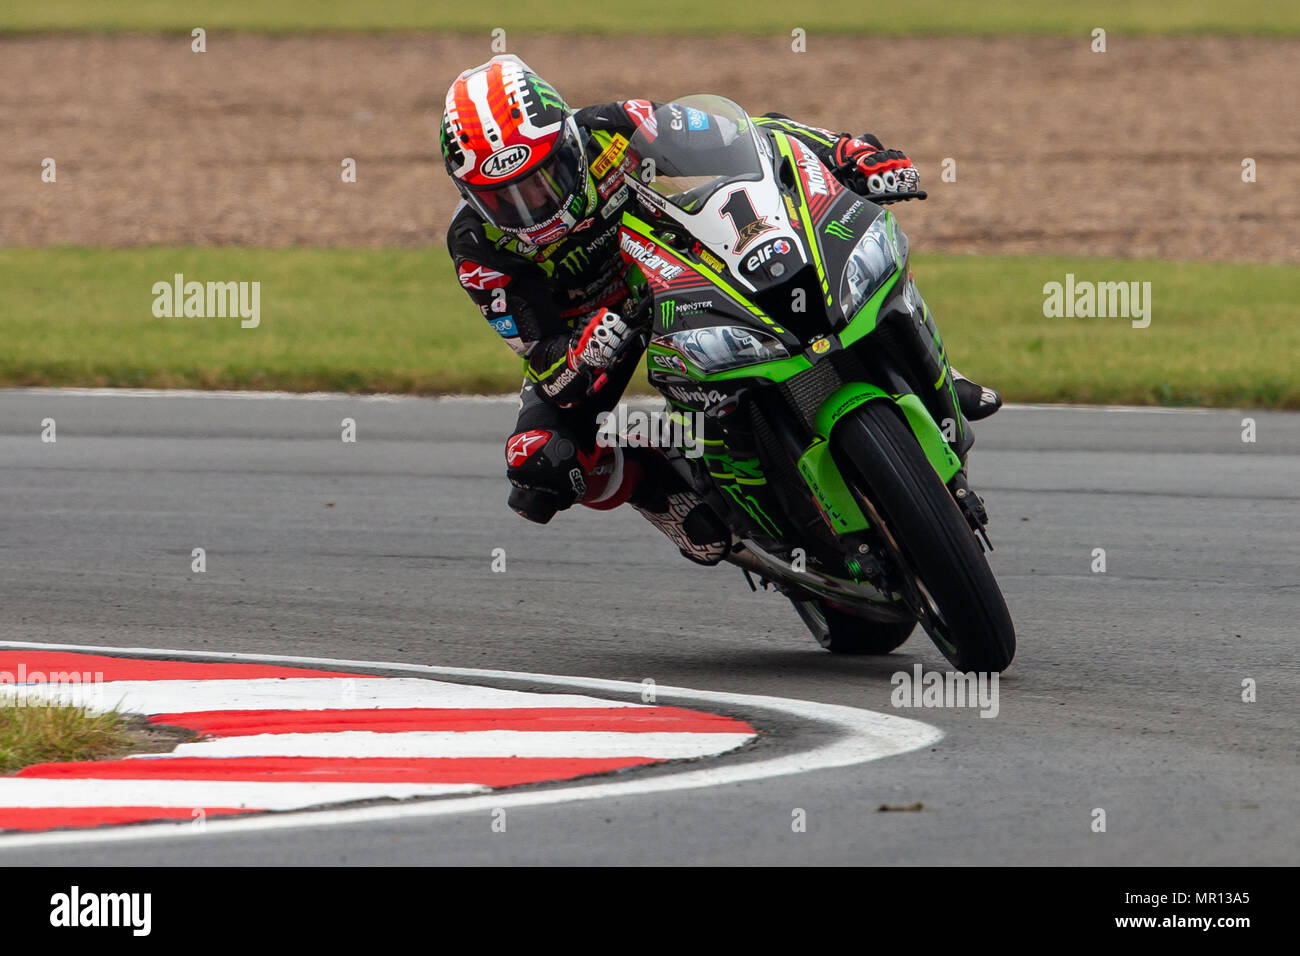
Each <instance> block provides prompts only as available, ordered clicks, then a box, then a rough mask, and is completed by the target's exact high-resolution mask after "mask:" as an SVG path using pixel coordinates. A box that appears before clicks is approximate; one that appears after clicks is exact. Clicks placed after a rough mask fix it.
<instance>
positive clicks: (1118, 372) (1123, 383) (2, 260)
mask: <svg viewBox="0 0 1300 956" xmlns="http://www.w3.org/2000/svg"><path fill="white" fill-rule="evenodd" d="M913 270H914V272H915V274H916V279H917V283H918V285H919V286H920V288H921V291H922V293H923V294H924V295H925V297H926V300H927V301H928V302H929V303H930V305H931V307H932V308H933V310H934V312H935V314H936V316H937V318H938V322H939V328H940V330H941V331H942V333H943V335H944V338H945V343H946V344H947V347H948V352H949V355H950V356H951V357H952V359H953V361H954V362H955V363H956V364H957V365H958V367H960V368H961V369H962V371H964V372H965V373H966V374H967V375H969V376H971V377H972V378H976V379H978V380H984V381H987V382H989V383H990V384H992V385H994V386H995V387H997V388H999V389H1000V390H1001V391H1002V392H1003V394H1004V395H1005V397H1006V398H1007V399H1008V400H1010V401H1035V402H1091V403H1121V404H1143V405H1218V406H1241V407H1267V408H1293V409H1294V408H1300V373H1297V372H1296V370H1295V362H1294V358H1295V356H1296V355H1300V267H1297V266H1290V265H1244V264H1222V263H1187V262H1162V261H1144V260H1108V259H1072V258H1060V257H1052V258H1047V257H973V256H947V255H944V256H940V255H926V256H920V255H918V256H916V257H915V258H914V260H913ZM175 273H182V274H184V276H185V277H186V280H191V279H192V280H198V281H203V282H206V281H209V280H212V281H218V280H219V281H230V280H234V281H249V282H252V281H257V282H260V283H261V303H260V304H261V321H260V325H259V326H258V327H257V328H249V329H245V328H241V327H240V320H239V319H238V318H224V319H223V318H202V319H201V318H170V319H169V318H155V317H154V315H153V312H152V305H153V301H154V295H153V292H152V288H153V285H154V283H155V282H159V281H162V282H170V281H171V278H172V276H173V274H175ZM1067 273H1071V274H1073V275H1074V276H1075V278H1076V280H1077V281H1085V280H1086V281H1095V282H1103V281H1107V282H1120V281H1137V282H1150V283H1151V300H1152V302H1151V324H1150V326H1149V327H1148V328H1145V329H1136V328H1133V327H1132V326H1131V324H1130V322H1129V321H1128V320H1127V319H1117V318H1106V319H1102V318H1073V319H1070V318H1048V317H1045V316H1044V315H1043V302H1044V293H1043V286H1044V284H1045V283H1048V282H1053V281H1056V282H1063V281H1064V280H1065V276H1066V274H1067ZM0 341H3V343H4V348H3V349H2V350H0V385H7V386H14V385H47V386H112V387H156V388H179V387H188V388H208V389H213V388H232V389H284V390H289V391H313V390H325V391H356V392H396V393H413V394H425V395H429V394H442V393H451V392H505V391H512V390H514V389H516V388H518V385H519V380H520V377H521V376H520V364H519V360H518V359H517V358H516V357H515V356H514V354H513V353H512V352H511V351H510V350H509V349H508V348H507V347H506V346H505V345H504V344H503V343H502V342H500V341H499V340H498V339H497V337H496V335H495V334H494V333H493V332H492V331H491V330H490V329H489V328H488V327H487V325H486V323H485V322H484V321H483V319H482V317H481V316H480V315H479V313H478V310H477V309H476V308H475V307H474V306H473V305H472V303H470V301H469V299H468V298H467V297H466V296H465V295H464V293H463V292H462V290H461V289H460V287H459V286H458V285H457V284H456V281H455V278H454V275H453V272H452V269H451V267H450V265H449V263H448V260H447V254H446V251H445V250H444V249H442V248H441V247H439V248H430V249H414V250H412V249H379V250H372V249H282V250H264V249H248V248H197V247H186V248H140V249H88V248H38V249H14V248H10V249H0ZM637 381H638V382H639V383H641V384H640V387H641V388H643V389H644V388H645V387H646V386H645V385H644V379H643V378H638V379H637Z"/></svg>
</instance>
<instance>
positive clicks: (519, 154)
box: [478, 143, 533, 179]
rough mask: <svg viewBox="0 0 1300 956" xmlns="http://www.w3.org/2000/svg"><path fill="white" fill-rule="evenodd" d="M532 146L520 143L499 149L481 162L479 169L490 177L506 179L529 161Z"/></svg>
mask: <svg viewBox="0 0 1300 956" xmlns="http://www.w3.org/2000/svg"><path fill="white" fill-rule="evenodd" d="M532 152H533V150H532V147H530V146H526V145H524V144H523V143H520V144H519V145H518V146H507V147H506V148H505V149H499V150H497V151H496V152H495V153H493V154H492V155H491V156H489V157H488V158H487V159H485V160H483V162H482V163H481V164H479V168H478V171H479V172H480V173H482V174H483V175H484V176H486V177H487V178H488V179H505V178H506V177H507V176H509V175H511V174H512V173H514V172H516V171H517V170H518V169H519V168H520V167H522V166H523V165H524V164H525V163H527V162H528V157H529V156H531V155H532Z"/></svg>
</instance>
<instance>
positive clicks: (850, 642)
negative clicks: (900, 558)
mask: <svg viewBox="0 0 1300 956" xmlns="http://www.w3.org/2000/svg"><path fill="white" fill-rule="evenodd" d="M790 603H791V604H793V605H794V609H795V611H796V612H797V613H798V614H799V617H800V618H801V619H802V620H803V622H804V624H806V625H807V626H808V630H810V631H812V635H813V637H815V638H817V643H818V644H820V645H821V646H822V647H824V648H826V650H828V651H830V652H831V653H832V654H889V653H891V652H892V651H894V650H896V649H897V648H898V647H899V646H901V645H902V643H903V642H904V641H906V640H907V639H908V638H909V637H911V636H912V629H913V628H915V627H916V622H915V621H908V622H905V623H901V624H900V623H885V622H883V621H868V620H866V619H865V618H860V617H855V616H853V615H852V614H848V613H846V612H844V611H841V610H839V609H838V608H835V607H833V606H831V605H830V604H829V603H827V602H826V601H824V600H822V599H821V598H816V597H814V598H805V597H802V596H799V597H796V596H793V595H791V596H790Z"/></svg>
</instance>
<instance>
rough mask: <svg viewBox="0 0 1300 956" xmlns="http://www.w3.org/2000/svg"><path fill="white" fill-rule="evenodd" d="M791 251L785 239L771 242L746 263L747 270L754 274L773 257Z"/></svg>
mask: <svg viewBox="0 0 1300 956" xmlns="http://www.w3.org/2000/svg"><path fill="white" fill-rule="evenodd" d="M789 251H790V243H788V242H786V241H785V240H784V239H777V240H776V241H775V242H769V243H768V244H767V245H765V246H763V247H762V248H761V249H759V250H758V251H757V252H755V253H754V254H753V255H752V256H750V257H749V258H748V259H747V260H746V261H745V268H746V269H748V270H749V271H750V272H753V271H754V270H755V269H757V268H758V267H759V266H761V265H762V264H763V263H765V262H767V260H768V259H771V258H772V256H774V255H776V256H783V255H785V254H786V253H787V252H789Z"/></svg>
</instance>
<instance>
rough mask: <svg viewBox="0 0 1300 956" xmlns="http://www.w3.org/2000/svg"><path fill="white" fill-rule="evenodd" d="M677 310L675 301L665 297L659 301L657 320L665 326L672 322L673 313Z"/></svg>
mask: <svg viewBox="0 0 1300 956" xmlns="http://www.w3.org/2000/svg"><path fill="white" fill-rule="evenodd" d="M676 311H677V303H675V302H674V301H673V300H672V299H665V300H664V301H663V302H660V303H659V321H660V323H662V324H663V326H664V327H665V328H667V327H668V326H671V325H672V324H673V315H674V314H675V313H676Z"/></svg>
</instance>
